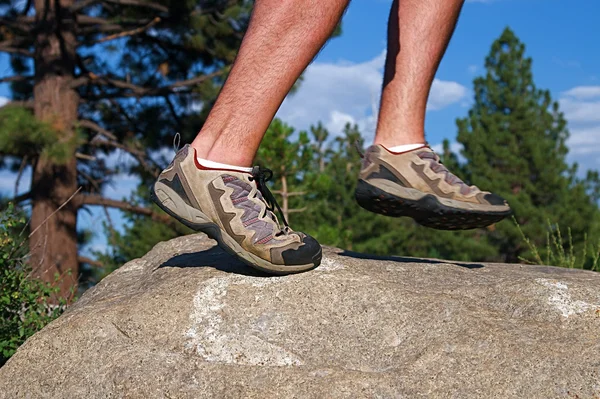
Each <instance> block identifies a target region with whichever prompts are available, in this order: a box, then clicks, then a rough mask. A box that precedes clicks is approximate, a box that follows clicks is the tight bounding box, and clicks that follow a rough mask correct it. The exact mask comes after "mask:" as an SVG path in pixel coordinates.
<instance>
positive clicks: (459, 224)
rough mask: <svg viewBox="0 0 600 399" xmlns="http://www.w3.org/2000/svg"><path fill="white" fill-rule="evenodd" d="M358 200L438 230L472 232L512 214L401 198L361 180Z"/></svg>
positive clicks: (380, 211) (368, 207) (432, 197)
mask: <svg viewBox="0 0 600 399" xmlns="http://www.w3.org/2000/svg"><path fill="white" fill-rule="evenodd" d="M355 198H356V201H357V202H358V204H359V205H360V206H361V207H362V208H364V209H366V210H368V211H370V212H374V213H378V214H381V215H385V216H392V217H401V216H408V217H410V218H413V219H414V220H415V221H416V222H417V223H419V224H420V225H422V226H425V227H430V228H433V229H438V230H470V229H476V228H481V227H487V226H489V225H491V224H494V223H497V222H499V221H501V220H502V219H504V218H506V217H507V216H510V215H511V214H512V211H510V210H509V211H501V212H491V211H480V210H468V209H460V208H453V207H450V206H447V205H444V204H442V203H440V201H439V200H438V199H437V197H436V196H435V195H432V194H426V195H424V196H423V197H421V198H420V199H408V198H401V197H398V196H396V195H393V194H390V193H388V192H386V191H384V190H382V189H380V188H378V187H375V186H373V185H371V184H369V183H367V182H365V181H364V180H359V181H358V185H357V187H356V192H355Z"/></svg>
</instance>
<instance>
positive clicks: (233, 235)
mask: <svg viewBox="0 0 600 399" xmlns="http://www.w3.org/2000/svg"><path fill="white" fill-rule="evenodd" d="M348 1H349V0H326V1H323V0H256V1H255V6H254V12H253V14H252V18H251V20H250V26H249V27H248V31H247V32H246V36H245V37H244V40H243V41H242V46H241V48H240V51H239V54H238V56H237V59H236V60H235V63H234V65H233V68H232V70H231V73H230V74H229V78H228V79H227V82H226V83H225V85H224V87H223V90H222V91H221V93H220V94H219V97H218V99H217V102H216V103H215V105H214V107H213V108H212V110H211V112H210V115H209V116H208V118H207V120H206V123H205V124H204V127H203V128H202V131H201V132H200V133H199V135H198V137H197V138H196V139H195V140H194V142H193V143H192V146H190V145H186V146H184V147H183V148H182V149H181V150H180V151H178V152H177V154H176V155H175V159H174V160H173V162H172V163H171V164H170V165H169V166H168V167H167V168H166V169H165V170H164V171H163V172H162V173H161V174H160V175H159V176H158V179H157V181H156V182H155V183H154V187H153V190H152V193H151V195H152V198H153V200H154V202H155V203H156V204H157V205H158V206H159V207H161V208H162V209H163V210H164V211H165V212H167V213H168V214H170V215H171V216H173V217H175V218H176V219H177V220H179V221H180V222H182V223H183V224H185V225H186V226H188V227H190V228H191V229H194V230H196V231H201V232H204V233H206V234H207V235H208V236H209V237H211V238H213V239H215V240H216V241H217V242H218V243H219V245H220V246H221V248H223V249H224V250H225V251H227V252H228V253H230V254H231V255H233V256H235V257H237V258H238V259H239V260H241V261H243V262H245V263H246V264H248V265H250V266H252V267H254V268H256V269H259V270H262V271H266V272H269V273H273V274H288V273H299V272H303V271H306V270H310V269H313V268H315V267H316V266H318V265H319V263H320V262H321V256H322V250H321V246H320V245H319V243H318V242H317V241H316V240H315V239H314V238H312V237H310V236H309V235H307V234H304V233H301V232H296V231H294V230H292V229H291V228H290V227H289V226H288V224H287V221H286V220H285V217H284V215H283V214H282V212H280V213H281V215H280V216H281V221H282V222H283V226H282V225H280V223H279V222H278V219H277V217H276V216H275V214H274V213H273V211H274V209H277V210H280V209H279V206H278V205H277V204H276V201H275V198H274V197H273V194H271V192H270V191H269V189H268V188H267V185H266V180H268V179H269V178H270V173H269V172H268V171H264V170H260V169H257V168H255V169H252V168H249V166H250V165H251V164H252V160H253V159H254V156H255V154H256V151H257V150H258V146H259V144H260V141H261V140H262V138H263V136H264V133H265V131H266V130H267V127H268V126H269V124H270V123H271V120H272V119H273V116H274V115H275V113H276V112H277V109H278V108H279V106H280V105H281V103H282V101H283V99H284V97H285V95H286V94H287V93H288V92H289V90H290V88H291V87H292V85H293V84H294V82H296V80H297V79H298V77H299V76H300V74H301V73H302V71H303V70H304V69H305V68H306V66H307V65H308V63H309V62H310V61H311V60H312V59H313V58H314V56H315V55H316V54H317V52H318V51H319V49H320V48H321V47H322V46H323V44H324V43H325V41H326V40H327V38H328V37H329V36H330V35H331V33H332V32H333V30H334V28H335V27H336V25H337V23H338V21H339V19H340V17H341V16H342V13H343V11H344V8H345V7H346V5H347V3H348Z"/></svg>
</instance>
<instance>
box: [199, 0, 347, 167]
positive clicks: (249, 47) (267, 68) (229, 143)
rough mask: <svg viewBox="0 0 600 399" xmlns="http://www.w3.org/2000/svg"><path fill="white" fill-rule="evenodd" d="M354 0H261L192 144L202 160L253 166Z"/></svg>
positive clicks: (258, 1)
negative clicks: (294, 92) (267, 133)
mask: <svg viewBox="0 0 600 399" xmlns="http://www.w3.org/2000/svg"><path fill="white" fill-rule="evenodd" d="M348 2H349V0H327V1H323V0H304V1H299V0H257V1H256V2H255V6H254V11H253V14H252V18H251V21H250V25H249V27H248V31H247V32H246V35H245V37H244V39H243V41H242V45H241V47H240V51H239V53H238V56H237V59H236V61H235V63H234V65H233V68H232V70H231V73H230V75H229V78H228V79H227V82H226V83H225V85H224V87H223V89H222V91H221V93H220V94H219V97H218V99H217V101H216V103H215V105H214V107H213V108H212V110H211V112H210V114H209V116H208V118H207V120H206V123H205V124H204V126H203V128H202V130H201V131H200V133H199V134H198V136H197V137H196V139H195V140H194V141H193V143H192V147H194V148H195V149H196V153H197V154H198V156H199V157H201V158H206V159H208V160H211V161H214V162H220V163H224V164H230V165H238V166H250V165H251V164H252V161H253V159H254V156H255V154H256V151H257V150H258V146H259V145H260V142H261V140H262V138H263V136H264V133H265V131H266V130H267V127H268V126H269V124H270V123H271V120H272V119H273V117H274V116H275V113H276V112H277V110H278V108H279V106H280V105H281V103H282V102H283V99H284V98H285V96H286V95H287V93H288V92H289V90H290V89H291V87H292V86H293V84H294V83H295V82H296V80H297V79H298V77H299V76H300V74H301V73H302V71H303V70H304V69H305V68H306V67H307V66H308V64H309V63H310V62H311V60H312V59H313V58H314V57H315V55H316V54H317V53H318V51H319V50H320V49H321V47H322V46H323V45H324V44H325V41H326V40H327V39H328V38H329V37H330V36H331V34H332V32H333V30H334V29H335V27H336V26H337V24H338V22H339V20H340V18H341V16H342V14H343V12H344V9H345V8H346V6H347V4H348Z"/></svg>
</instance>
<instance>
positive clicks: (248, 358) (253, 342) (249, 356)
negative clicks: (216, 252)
mask: <svg viewBox="0 0 600 399" xmlns="http://www.w3.org/2000/svg"><path fill="white" fill-rule="evenodd" d="M249 279H253V278H250V277H246V276H230V277H215V278H212V279H210V280H208V281H206V282H204V284H202V286H201V287H200V289H199V290H198V292H197V293H196V295H195V296H194V302H193V310H192V313H191V314H190V322H191V325H190V327H189V329H188V330H187V331H186V333H185V336H186V338H187V339H188V341H187V343H186V348H187V349H190V350H194V351H195V352H196V353H197V354H198V355H200V356H201V357H202V358H203V359H204V360H206V361H208V362H215V363H226V364H241V365H265V366H298V365H302V364H303V363H302V361H301V360H300V359H299V358H298V357H297V356H296V355H294V354H293V353H291V352H289V351H287V350H285V349H284V348H282V347H280V346H277V345H275V344H272V343H270V342H267V341H265V340H263V339H261V338H259V337H257V336H255V335H253V334H252V333H251V332H248V331H243V330H242V329H241V328H240V327H239V325H238V324H236V323H230V324H226V323H225V322H224V320H223V311H224V309H225V303H224V300H225V297H226V295H227V290H228V288H229V286H230V284H231V283H234V284H236V285H237V284H243V283H250V284H251V283H252V281H250V280H249ZM246 280H248V281H246ZM251 285H253V284H251Z"/></svg>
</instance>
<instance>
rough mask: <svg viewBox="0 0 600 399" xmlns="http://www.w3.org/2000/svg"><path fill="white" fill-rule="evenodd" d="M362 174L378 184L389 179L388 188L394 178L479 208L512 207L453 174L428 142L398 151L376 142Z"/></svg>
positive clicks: (395, 181)
mask: <svg viewBox="0 0 600 399" xmlns="http://www.w3.org/2000/svg"><path fill="white" fill-rule="evenodd" d="M359 178H360V179H362V180H364V181H369V182H374V183H375V184H376V183H377V180H379V181H381V180H385V181H387V182H388V183H386V184H387V185H386V186H385V187H387V188H388V189H390V185H389V183H390V182H391V183H393V184H395V185H397V186H400V187H402V188H406V189H413V190H410V191H414V190H416V191H415V192H420V193H426V194H433V195H435V196H436V197H438V198H443V199H447V200H452V201H458V202H463V203H469V204H473V205H475V206H477V209H482V210H485V209H489V210H493V211H497V210H503V209H506V210H508V209H510V208H509V207H508V204H507V203H506V201H505V200H504V199H503V198H502V197H500V196H498V195H495V194H492V193H489V192H485V191H481V190H480V189H479V188H477V187H476V186H469V185H467V184H466V183H465V182H463V181H462V180H461V179H460V178H458V177H457V176H455V175H454V174H452V173H451V172H450V171H449V170H448V169H447V168H446V167H445V166H444V165H443V164H442V163H441V161H440V158H439V156H438V155H437V154H436V153H435V152H434V151H433V150H432V149H431V148H429V147H428V146H423V147H421V148H417V149H415V150H412V151H407V152H404V153H400V154H396V153H392V152H390V151H389V150H387V149H386V148H385V147H383V146H381V145H373V146H371V147H369V148H368V149H367V151H366V152H365V157H364V159H363V165H362V169H361V172H360V175H359ZM380 186H381V184H380ZM405 191H408V190H405Z"/></svg>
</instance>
